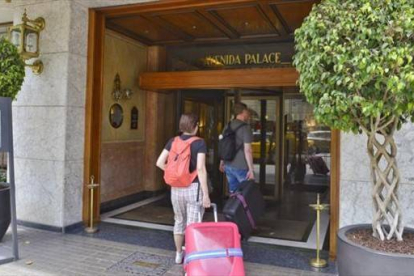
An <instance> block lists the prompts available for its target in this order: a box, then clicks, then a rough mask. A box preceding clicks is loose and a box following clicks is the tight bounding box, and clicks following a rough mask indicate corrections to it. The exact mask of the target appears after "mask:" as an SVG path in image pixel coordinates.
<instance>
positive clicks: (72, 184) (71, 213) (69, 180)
mask: <svg viewBox="0 0 414 276" xmlns="http://www.w3.org/2000/svg"><path fill="white" fill-rule="evenodd" d="M83 165H84V163H83V159H82V160H78V161H66V162H65V168H64V169H65V172H64V190H63V195H64V200H63V226H69V225H72V224H75V223H78V222H79V221H81V220H82V206H83V202H82V196H83Z"/></svg>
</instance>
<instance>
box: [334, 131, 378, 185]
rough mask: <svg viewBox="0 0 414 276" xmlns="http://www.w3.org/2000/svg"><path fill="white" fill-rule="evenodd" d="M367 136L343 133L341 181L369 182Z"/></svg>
mask: <svg viewBox="0 0 414 276" xmlns="http://www.w3.org/2000/svg"><path fill="white" fill-rule="evenodd" d="M366 141H367V138H366V136H365V135H363V134H361V135H354V134H349V133H343V132H342V133H341V180H349V181H369V180H370V179H371V176H370V171H369V157H368V154H367V149H366Z"/></svg>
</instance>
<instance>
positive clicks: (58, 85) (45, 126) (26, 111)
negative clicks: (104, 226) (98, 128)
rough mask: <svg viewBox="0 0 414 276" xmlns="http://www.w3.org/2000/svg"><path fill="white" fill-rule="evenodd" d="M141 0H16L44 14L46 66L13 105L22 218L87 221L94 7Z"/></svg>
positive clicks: (18, 7)
mask: <svg viewBox="0 0 414 276" xmlns="http://www.w3.org/2000/svg"><path fill="white" fill-rule="evenodd" d="M139 2H147V1H139V0H138V1H137V0H135V1H134V0H129V1H127V0H102V1H101V0H42V1H39V0H13V2H12V5H13V14H14V22H15V23H19V22H20V20H21V16H22V14H23V11H24V9H27V14H28V16H29V18H36V17H38V16H42V17H44V18H45V20H46V28H45V30H44V31H42V32H41V37H40V51H41V56H40V59H41V60H42V61H43V63H44V72H43V73H42V74H41V75H39V76H36V75H33V74H32V72H31V70H30V69H26V78H25V81H24V84H23V87H22V90H21V91H20V93H19V95H18V98H17V101H16V102H14V104H13V116H14V118H13V119H14V122H13V127H14V136H15V141H14V146H15V156H16V160H15V163H16V186H17V214H18V219H19V220H20V221H23V222H28V223H34V224H41V225H43V226H50V227H53V228H54V229H63V228H64V227H66V226H69V225H72V224H75V223H78V222H80V221H81V220H82V193H83V190H82V187H83V184H82V182H83V161H84V159H83V158H84V152H83V151H84V135H85V129H84V128H85V124H84V122H85V91H86V70H87V69H86V67H87V39H88V36H87V32H88V9H89V8H94V7H102V6H110V5H122V4H132V3H139Z"/></svg>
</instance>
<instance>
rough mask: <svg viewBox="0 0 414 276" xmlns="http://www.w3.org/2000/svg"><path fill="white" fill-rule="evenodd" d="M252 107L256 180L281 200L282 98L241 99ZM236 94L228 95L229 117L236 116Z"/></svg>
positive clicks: (251, 123)
mask: <svg viewBox="0 0 414 276" xmlns="http://www.w3.org/2000/svg"><path fill="white" fill-rule="evenodd" d="M241 101H242V102H243V103H245V104H246V105H247V106H248V108H249V109H250V111H251V119H250V127H251V129H252V132H253V143H252V149H253V163H254V173H255V179H256V182H258V183H259V184H260V187H261V190H262V193H263V194H264V195H265V197H266V198H267V199H273V200H279V199H280V197H281V191H282V184H281V183H282V175H281V172H282V170H281V168H282V166H281V162H282V156H283V153H282V147H281V140H282V137H281V135H282V132H281V124H282V117H281V116H280V114H281V113H280V112H281V99H280V97H279V96H248V97H242V100H241ZM233 106H234V98H230V97H229V98H228V99H227V111H228V112H227V118H228V120H230V119H232V117H233V116H232V114H231V111H232V110H233Z"/></svg>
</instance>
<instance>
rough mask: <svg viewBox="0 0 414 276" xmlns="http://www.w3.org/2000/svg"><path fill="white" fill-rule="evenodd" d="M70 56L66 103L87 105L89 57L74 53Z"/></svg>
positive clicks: (76, 105) (69, 104) (75, 105)
mask: <svg viewBox="0 0 414 276" xmlns="http://www.w3.org/2000/svg"><path fill="white" fill-rule="evenodd" d="M68 56H69V62H68V78H67V81H68V85H67V89H68V90H67V94H66V98H67V99H66V104H67V105H68V106H72V107H85V102H86V77H87V72H86V71H87V69H86V67H87V58H86V57H83V56H80V55H76V54H72V53H70V54H69V55H68Z"/></svg>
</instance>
